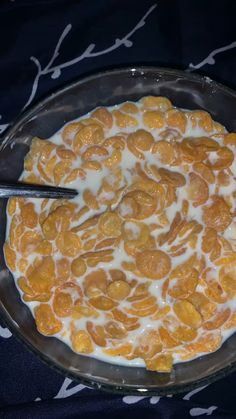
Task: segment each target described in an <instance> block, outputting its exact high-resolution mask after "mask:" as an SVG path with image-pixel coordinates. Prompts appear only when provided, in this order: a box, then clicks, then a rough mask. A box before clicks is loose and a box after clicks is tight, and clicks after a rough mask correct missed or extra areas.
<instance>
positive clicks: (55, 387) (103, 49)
mask: <svg viewBox="0 0 236 419" xmlns="http://www.w3.org/2000/svg"><path fill="white" fill-rule="evenodd" d="M235 15H236V3H235V1H234V0H224V1H217V0H208V1H206V0H195V1H189V0H179V1H178V0H175V1H173V0H142V1H138V0H119V1H117V0H25V1H23V0H22V1H21V0H15V1H14V0H12V1H10V0H9V1H3V0H2V1H1V3H0V17H1V20H0V40H1V41H0V51H1V52H0V61H1V63H0V92H1V95H0V115H1V119H0V131H2V132H3V131H4V129H5V128H6V127H7V125H8V124H9V123H10V122H11V121H12V120H14V118H15V117H16V116H17V115H18V114H19V113H20V112H21V111H22V109H23V108H25V107H26V105H30V104H31V103H34V102H35V101H37V100H39V99H40V98H42V97H43V96H44V95H46V94H48V93H49V92H51V91H53V90H55V89H56V88H58V87H60V86H62V85H64V84H65V83H67V82H70V81H72V80H75V79H76V78H77V77H78V76H81V75H83V74H86V73H88V72H91V71H93V70H97V69H103V68H105V67H108V66H109V67H112V66H113V67H114V66H117V65H126V64H135V63H146V64H156V65H162V66H168V67H177V68H182V69H191V70H192V71H199V72H201V73H203V74H206V75H208V76H210V77H212V78H214V79H216V80H218V81H221V82H224V83H225V84H227V85H229V86H231V87H234V88H235V87H236V55H235V52H236V32H235ZM139 22H140V25H138V24H139ZM139 26H140V27H139ZM64 31H65V32H64ZM59 40H61V45H60V49H59V55H58V56H57V57H56V56H55V57H54V53H55V48H56V46H57V45H58V42H59ZM92 44H95V46H94V47H93V46H91V45H92ZM89 46H90V47H89ZM88 47H89V49H88ZM85 51H87V52H86V57H84V53H85ZM32 57H34V58H32ZM83 57H84V58H83ZM71 60H74V61H75V62H74V63H73V62H71ZM1 324H2V326H1V327H0V418H4V419H5V418H6V419H8V418H9V419H11V418H13V419H27V418H36V419H39V418H40V419H41V418H45V419H54V418H55V419H61V418H71V419H72V418H76V419H77V418H82V417H86V418H87V419H90V418H91V419H92V418H93V419H98V418H108V417H109V418H110V417H112V418H113V419H116V418H120V417H121V416H122V417H125V416H127V417H130V416H131V415H132V416H134V417H136V418H137V419H139V418H141V417H143V416H145V418H147V419H148V418H154V417H155V418H161V419H168V418H171V419H178V418H191V417H201V416H203V417H204V416H211V417H212V418H214V419H216V418H227V419H231V418H232V419H233V418H235V417H236V406H235V396H234V393H235V390H234V389H235V385H236V374H232V375H231V376H229V377H227V378H225V379H222V380H221V381H218V382H217V383H214V384H211V385H209V386H208V387H206V388H205V389H200V390H199V391H198V392H195V393H189V394H187V395H186V394H181V395H177V396H173V397H164V398H159V397H152V398H141V397H135V396H134V397H132V396H126V397H125V396H124V397H122V396H117V395H111V394H103V393H100V392H98V391H95V390H91V389H88V388H84V387H83V386H82V385H80V384H78V383H74V382H72V381H71V380H70V379H68V378H67V379H65V378H64V377H62V376H61V375H59V374H58V373H56V372H55V371H53V370H51V369H50V368H49V367H48V366H47V365H45V364H44V363H43V362H41V361H40V360H39V359H38V358H36V357H35V355H32V354H31V353H30V352H28V351H27V350H26V349H25V347H24V346H23V345H22V344H21V343H19V342H18V341H17V340H16V339H15V338H14V337H12V336H11V334H10V332H9V331H8V330H7V329H6V328H5V327H4V325H3V323H1Z"/></svg>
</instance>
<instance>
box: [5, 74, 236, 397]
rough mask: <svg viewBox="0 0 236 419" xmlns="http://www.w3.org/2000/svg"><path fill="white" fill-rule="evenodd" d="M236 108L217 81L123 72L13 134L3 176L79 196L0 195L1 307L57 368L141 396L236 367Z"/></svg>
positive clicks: (54, 99)
mask: <svg viewBox="0 0 236 419" xmlns="http://www.w3.org/2000/svg"><path fill="white" fill-rule="evenodd" d="M235 105H236V94H235V93H234V92H233V91H231V90H230V89H228V88H226V87H224V86H222V85H220V84H217V83H215V82H213V81H211V80H209V79H208V78H204V77H200V76H196V75H193V74H189V73H184V72H181V71H175V70H169V69H160V68H154V67H140V68H125V69H118V70H113V71H105V72H102V73H98V74H95V75H93V76H90V77H87V78H84V79H82V80H80V81H78V82H75V83H73V84H71V85H69V86H68V87H65V88H63V89H61V90H59V91H58V92H57V93H55V94H53V95H51V96H49V97H48V98H47V99H45V100H43V101H41V102H40V103H39V104H38V105H36V106H35V107H33V108H32V109H31V110H29V111H27V112H26V113H25V114H24V115H23V116H21V117H20V118H19V119H18V121H17V122H16V123H15V124H14V126H12V127H11V128H10V129H9V131H8V132H7V135H6V136H5V138H4V141H3V143H2V146H1V153H0V160H1V164H0V177H1V179H2V180H8V181H13V180H14V181H15V180H17V179H20V180H24V181H25V182H28V183H36V184H48V185H60V186H64V187H72V188H76V189H78V191H79V195H78V197H76V198H74V199H72V200H49V199H23V198H12V199H10V200H9V201H8V203H7V202H6V201H5V200H2V201H1V202H0V205H1V217H2V220H1V227H0V228H1V232H0V240H1V253H2V257H1V281H0V310H1V314H2V316H3V318H4V319H5V321H6V324H7V325H8V326H9V328H10V329H11V330H12V331H13V332H14V333H15V335H16V336H18V337H19V338H20V339H21V340H22V341H23V342H24V343H25V344H26V345H27V346H28V347H29V348H30V349H31V350H32V351H33V352H35V353H36V354H37V355H38V356H40V357H41V358H42V359H43V360H44V361H46V362H47V363H48V364H49V365H51V366H52V367H54V368H56V369H57V370H59V371H60V372H62V373H64V374H65V375H67V376H70V377H71V378H73V379H76V380H79V381H80V382H83V383H85V384H87V385H89V386H94V387H97V388H101V389H104V390H108V391H114V392H117V393H118V392H120V393H126V394H129V393H130V394H143V392H145V394H146V395H148V394H160V395H164V394H172V393H176V392H180V391H184V390H187V389H191V388H194V387H196V386H200V385H204V384H207V383H209V382H212V381H214V380H216V379H218V378H220V377H222V376H224V375H226V374H227V373H229V372H230V371H233V370H234V369H235V368H236V354H235V349H234V348H235V344H236V335H235V334H234V332H235V330H236V302H235V295H236V224H235V222H234V217H235V214H236V213H235V193H236V185H235V173H236V154H235V153H236V149H235V146H236V134H234V131H236V119H235V115H234V108H235ZM12 162H14V164H12Z"/></svg>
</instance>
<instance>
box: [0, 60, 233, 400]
mask: <svg viewBox="0 0 236 419" xmlns="http://www.w3.org/2000/svg"><path fill="white" fill-rule="evenodd" d="M151 71H153V72H158V73H163V75H166V74H169V75H174V76H176V77H184V78H185V80H189V81H197V82H203V83H207V82H209V83H211V86H212V87H213V88H214V87H215V88H217V89H219V90H222V91H223V92H226V93H228V94H230V95H231V96H234V97H235V99H236V92H235V91H234V90H232V89H231V88H229V87H227V86H225V85H223V84H221V83H219V82H216V81H214V80H212V79H210V78H209V77H206V76H203V75H199V74H193V73H192V72H185V71H182V70H175V69H172V68H166V67H155V66H148V65H147V66H146V65H142V66H135V65H134V66H125V67H117V68H114V69H109V70H104V71H99V72H95V71H94V72H92V73H91V74H89V75H88V76H81V77H79V78H78V79H77V80H76V81H73V82H72V83H68V84H66V86H64V87H61V88H59V89H57V90H56V91H55V92H53V93H51V94H49V95H46V96H45V98H44V99H42V100H40V101H38V102H37V103H36V104H35V105H34V106H32V107H30V108H29V109H27V110H25V111H24V112H22V113H21V114H20V115H19V116H18V117H17V118H16V119H15V121H13V122H12V123H11V124H10V126H9V127H8V128H7V130H6V131H5V132H4V133H3V135H2V136H0V142H1V144H0V148H1V147H2V146H4V144H6V143H7V142H8V138H10V137H11V134H12V133H13V132H14V131H15V130H17V129H18V127H19V126H20V125H22V124H23V123H24V122H25V121H26V120H29V118H30V117H31V115H32V114H35V113H36V112H37V111H39V110H40V108H41V107H43V106H44V105H45V104H47V102H49V101H50V100H51V98H56V97H57V96H58V95H61V94H63V93H66V92H67V91H68V90H70V89H73V87H75V86H79V85H80V84H83V83H86V82H89V81H90V80H93V79H98V78H100V77H103V76H109V75H114V74H127V73H130V74H131V75H133V76H135V74H137V75H139V76H140V75H144V74H145V72H151ZM0 314H1V317H2V318H3V320H4V322H5V324H6V326H7V327H8V328H9V330H10V331H11V332H12V333H13V335H14V336H15V337H16V338H17V339H18V340H19V341H20V342H21V343H23V344H24V346H25V347H26V348H27V349H28V350H30V352H32V353H34V354H35V355H36V356H37V358H39V359H40V360H42V361H43V362H44V363H46V364H47V365H49V366H50V367H51V368H52V369H54V370H55V371H57V372H59V373H61V374H62V375H63V376H65V377H69V378H71V379H72V380H74V381H77V382H80V383H82V384H83V385H85V386H87V387H90V388H94V389H96V390H103V391H106V392H109V393H113V394H120V395H139V396H141V395H143V396H156V395H159V396H165V395H168V394H178V393H182V392H185V391H191V390H193V389H195V388H197V387H200V386H203V385H208V384H211V383H213V382H215V381H217V380H219V379H221V378H224V377H226V376H227V375H228V374H230V373H231V372H233V371H235V370H236V361H235V362H232V363H231V364H230V365H228V366H226V367H224V368H221V369H220V370H218V371H217V372H214V373H212V374H210V375H208V376H207V377H204V378H200V379H198V380H196V381H193V382H192V383H186V384H179V385H169V386H166V387H158V386H156V385H153V386H152V387H149V388H138V386H137V387H136V386H133V385H129V384H128V385H126V384H122V386H116V385H115V384H111V383H104V382H101V381H99V380H96V378H91V379H88V378H85V377H84V376H83V375H82V374H79V373H74V372H73V371H69V370H68V369H66V368H63V367H62V366H61V365H59V364H58V363H57V362H56V361H52V360H51V359H50V357H48V356H47V355H45V354H44V353H43V352H41V351H39V350H38V349H37V348H36V347H34V346H33V345H32V344H31V343H30V342H29V341H28V340H27V338H26V337H24V336H23V335H22V334H21V331H20V329H19V328H18V327H17V325H16V324H15V323H14V322H13V321H12V320H11V319H10V317H9V315H8V313H7V311H6V310H5V308H4V306H3V304H2V301H1V297H0ZM206 356H210V354H209V355H206ZM154 374H157V373H155V372H154Z"/></svg>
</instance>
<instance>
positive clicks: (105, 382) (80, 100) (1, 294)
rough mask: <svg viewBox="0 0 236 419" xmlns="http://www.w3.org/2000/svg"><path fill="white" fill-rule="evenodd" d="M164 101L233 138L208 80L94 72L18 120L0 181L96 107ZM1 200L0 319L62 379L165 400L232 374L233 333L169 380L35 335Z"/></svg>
mask: <svg viewBox="0 0 236 419" xmlns="http://www.w3.org/2000/svg"><path fill="white" fill-rule="evenodd" d="M145 95H161V96H167V97H168V98H169V99H170V100H171V101H172V102H173V103H174V105H176V106H178V107H181V108H186V109H196V108H198V109H205V110H207V111H208V112H210V113H211V115H212V117H213V118H214V119H215V120H216V121H218V122H220V123H221V124H223V125H225V126H226V128H227V129H228V130H229V131H236V114H235V108H236V93H235V92H233V91H232V90H230V89H228V88H226V87H224V86H222V85H220V84H217V83H215V82H213V81H212V80H210V79H209V78H206V77H200V76H196V75H193V74H191V73H184V72H181V71H175V70H171V69H163V68H155V67H138V68H125V69H117V70H113V71H105V72H101V73H97V74H95V75H92V76H90V77H87V78H84V79H82V80H79V81H77V82H75V83H73V84H71V85H69V86H67V87H65V88H63V89H61V90H59V91H58V92H56V93H54V94H52V95H50V96H49V97H48V98H46V99H45V100H43V101H41V102H40V103H39V104H38V105H36V106H34V107H33V108H32V109H30V110H29V111H27V112H26V113H25V114H23V115H22V116H20V118H19V119H18V121H17V122H16V123H15V124H14V126H12V127H11V128H10V129H9V130H8V132H7V134H6V135H5V137H4V139H3V143H2V146H1V152H0V179H1V180H8V181H10V180H16V179H17V178H18V176H19V175H20V173H21V171H22V169H23V159H24V156H25V154H26V153H27V151H28V149H29V145H30V142H31V140H32V138H33V137H34V136H38V137H41V138H48V137H50V136H51V135H52V134H53V133H54V132H55V131H57V130H58V129H59V128H60V127H61V126H62V125H64V124H65V123H66V122H67V121H70V120H72V119H74V118H76V117H78V116H80V115H83V114H85V113H87V112H88V111H90V110H92V109H93V108H95V107H97V106H99V105H105V106H107V105H115V104H118V103H120V102H123V101H126V100H134V101H136V100H138V99H140V98H141V97H142V96H145ZM5 209H6V201H5V200H1V201H0V214H1V222H0V252H1V255H0V314H1V315H2V316H3V318H4V320H5V322H6V324H7V326H8V327H9V328H10V330H11V331H12V332H13V333H14V334H15V335H16V336H17V337H19V338H20V339H21V341H23V342H24V343H25V344H26V345H27V347H28V348H29V349H31V350H32V351H33V352H34V353H35V354H36V355H38V356H39V357H40V358H41V359H42V360H44V361H46V362H47V363H48V364H49V365H50V366H52V367H54V368H55V369H57V370H58V371H60V372H61V373H63V374H64V375H66V376H69V377H71V378H72V379H75V380H78V381H80V382H82V383H84V384H85V385H88V386H90V387H96V388H100V389H103V390H107V391H111V392H115V393H122V394H139V395H140V394H143V395H144V394H145V395H165V394H174V393H177V392H182V391H187V390H190V389H192V388H194V387H197V386H202V385H205V384H208V383H210V382H212V381H214V380H216V379H219V378H221V377H223V376H225V375H227V374H228V373H229V372H231V371H233V370H235V369H236V350H235V348H236V334H235V335H233V336H231V338H230V339H228V340H227V341H226V342H225V343H224V344H223V346H222V347H221V348H220V349H219V350H218V351H216V352H215V353H213V354H210V355H206V356H203V357H200V358H198V359H196V360H194V361H190V362H187V363H182V364H178V365H176V366H175V367H174V369H173V371H172V372H171V373H168V374H167V373H156V372H150V371H146V370H145V369H143V368H136V367H123V366H118V365H112V364H108V363H104V362H102V361H99V360H96V359H93V358H89V357H85V356H81V355H77V354H75V353H74V352H72V351H71V350H70V349H69V347H67V346H66V345H65V344H63V343H62V342H60V341H59V340H57V339H55V338H52V337H50V338H49V337H44V336H43V335H41V334H40V333H38V331H37V329H36V326H35V322H34V319H33V317H32V315H31V313H30V311H29V309H28V308H27V306H26V305H25V304H23V303H22V301H21V300H20V296H19V294H18V291H17V289H16V287H15V284H14V280H13V278H12V276H11V274H10V273H9V271H8V270H7V268H6V265H5V263H4V258H3V251H2V248H3V243H4V239H5V224H6V215H5V213H6V211H5Z"/></svg>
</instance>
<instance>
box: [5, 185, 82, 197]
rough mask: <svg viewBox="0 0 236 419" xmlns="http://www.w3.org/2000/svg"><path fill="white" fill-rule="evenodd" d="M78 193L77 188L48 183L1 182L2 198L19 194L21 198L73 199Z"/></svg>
mask: <svg viewBox="0 0 236 419" xmlns="http://www.w3.org/2000/svg"><path fill="white" fill-rule="evenodd" d="M76 195H78V192H77V191H76V189H69V188H60V187H58V186H48V185H33V184H29V183H23V182H17V183H8V182H0V198H10V197H11V196H19V197H21V198H51V199H61V198H64V199H71V198H74V197H75V196H76Z"/></svg>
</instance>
